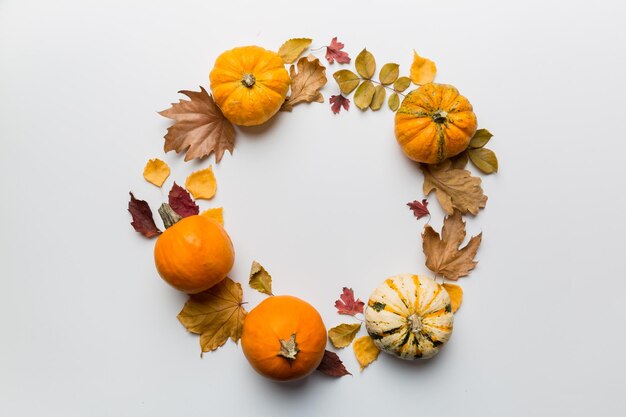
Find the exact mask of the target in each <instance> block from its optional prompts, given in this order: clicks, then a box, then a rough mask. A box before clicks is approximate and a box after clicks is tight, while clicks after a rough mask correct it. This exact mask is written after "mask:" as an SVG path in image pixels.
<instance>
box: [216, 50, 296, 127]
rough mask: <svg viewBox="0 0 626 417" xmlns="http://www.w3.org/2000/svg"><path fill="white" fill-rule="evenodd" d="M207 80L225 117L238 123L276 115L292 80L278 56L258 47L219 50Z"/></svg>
mask: <svg viewBox="0 0 626 417" xmlns="http://www.w3.org/2000/svg"><path fill="white" fill-rule="evenodd" d="M209 80H210V81H211V91H212V92H213V98H214V100H215V103H217V105H218V106H219V107H220V109H221V110H222V113H224V116H226V118H227V119H228V120H230V121H231V122H233V123H234V124H236V125H241V126H255V125H260V124H262V123H265V122H266V121H267V120H269V119H270V118H271V117H272V116H273V115H274V114H276V112H277V111H278V110H279V109H280V107H281V106H282V104H283V103H284V101H285V97H286V96H287V91H288V90H289V84H290V82H291V80H290V78H289V74H288V73H287V70H286V69H285V65H284V63H283V60H282V59H281V57H280V56H279V55H278V54H277V53H276V52H272V51H268V50H267V49H263V48H261V47H258V46H242V47H239V48H234V49H231V50H230V51H226V52H224V53H222V54H221V55H220V56H219V57H218V58H217V60H216V61H215V65H214V66H213V69H212V70H211V73H210V74H209Z"/></svg>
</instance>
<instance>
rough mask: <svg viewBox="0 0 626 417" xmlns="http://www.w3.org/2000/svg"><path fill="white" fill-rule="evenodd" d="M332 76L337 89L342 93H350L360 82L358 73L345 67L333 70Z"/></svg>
mask: <svg viewBox="0 0 626 417" xmlns="http://www.w3.org/2000/svg"><path fill="white" fill-rule="evenodd" d="M333 78H334V79H335V81H337V84H338V85H339V89H340V90H341V92H342V93H343V94H350V93H351V92H352V90H354V89H355V88H357V86H358V85H359V83H360V82H361V78H360V77H359V76H358V75H356V74H355V73H353V72H352V71H350V70H347V69H342V70H339V71H337V72H335V73H334V74H333Z"/></svg>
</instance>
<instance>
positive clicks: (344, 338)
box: [328, 323, 361, 349]
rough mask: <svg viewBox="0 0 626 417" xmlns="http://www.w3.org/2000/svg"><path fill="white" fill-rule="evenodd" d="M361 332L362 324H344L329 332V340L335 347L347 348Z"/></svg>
mask: <svg viewBox="0 0 626 417" xmlns="http://www.w3.org/2000/svg"><path fill="white" fill-rule="evenodd" d="M359 330H361V323H353V324H348V323H343V324H340V325H339V326H335V327H333V328H332V329H330V330H328V338H329V339H330V342H331V343H332V344H333V346H334V347H336V348H339V349H341V348H345V347H346V346H349V345H350V343H352V341H353V340H354V337H355V336H356V334H357V333H358V332H359Z"/></svg>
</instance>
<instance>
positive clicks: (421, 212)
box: [406, 198, 430, 220]
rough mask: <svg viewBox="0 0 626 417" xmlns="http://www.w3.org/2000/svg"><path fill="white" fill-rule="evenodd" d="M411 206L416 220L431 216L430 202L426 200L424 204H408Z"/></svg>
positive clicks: (416, 202) (423, 201) (413, 202)
mask: <svg viewBox="0 0 626 417" xmlns="http://www.w3.org/2000/svg"><path fill="white" fill-rule="evenodd" d="M406 205H407V206H409V208H410V209H411V210H413V214H414V215H415V218H416V219H418V220H419V219H421V218H422V217H426V216H430V211H428V207H426V206H428V201H427V200H426V199H425V198H424V199H423V200H422V202H421V203H420V202H419V201H417V200H415V201H412V202H410V203H407V204H406Z"/></svg>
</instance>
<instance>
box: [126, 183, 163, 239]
mask: <svg viewBox="0 0 626 417" xmlns="http://www.w3.org/2000/svg"><path fill="white" fill-rule="evenodd" d="M129 194H130V201H129V202H128V211H129V212H130V215H131V216H133V221H132V222H131V223H130V225H131V226H133V228H134V229H135V231H137V232H139V233H141V234H142V235H144V236H145V237H147V238H153V237H155V236H158V235H160V234H161V233H162V232H161V231H160V230H159V228H158V227H156V224H155V223H154V217H153V216H152V210H150V206H149V205H148V203H147V202H145V201H144V200H137V199H136V198H135V196H134V195H133V193H129Z"/></svg>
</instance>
